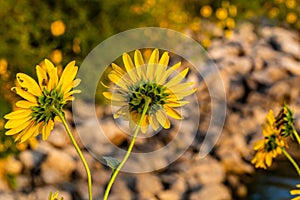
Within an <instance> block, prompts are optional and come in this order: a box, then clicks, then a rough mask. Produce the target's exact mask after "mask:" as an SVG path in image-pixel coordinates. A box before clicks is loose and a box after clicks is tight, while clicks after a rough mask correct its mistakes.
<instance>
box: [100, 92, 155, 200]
mask: <svg viewBox="0 0 300 200" xmlns="http://www.w3.org/2000/svg"><path fill="white" fill-rule="evenodd" d="M150 102H151V99H150V98H148V97H146V98H145V106H144V109H143V112H142V115H141V118H140V120H139V122H138V125H137V128H136V129H135V131H134V133H133V136H132V140H131V142H130V145H129V147H128V150H127V152H126V154H125V156H124V158H123V160H122V161H121V163H120V164H119V165H118V167H117V169H115V170H114V171H113V174H112V176H111V178H110V180H109V183H108V185H107V188H106V190H105V193H104V197H103V200H107V198H108V195H109V192H110V189H111V187H112V185H113V183H114V181H115V179H116V177H117V175H118V173H119V172H120V170H121V168H122V167H123V165H124V164H125V162H126V161H127V159H128V157H129V155H130V153H131V151H132V148H133V145H134V142H135V139H136V136H137V134H138V132H139V130H140V127H141V124H142V122H143V120H144V117H145V115H146V112H147V110H148V107H149V104H150Z"/></svg>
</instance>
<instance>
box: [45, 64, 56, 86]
mask: <svg viewBox="0 0 300 200" xmlns="http://www.w3.org/2000/svg"><path fill="white" fill-rule="evenodd" d="M45 64H46V69H47V74H48V75H49V82H48V85H47V89H48V90H49V91H50V90H52V89H53V88H54V87H55V86H57V84H58V75H57V68H56V67H55V66H54V65H53V64H52V62H51V61H50V60H48V59H45Z"/></svg>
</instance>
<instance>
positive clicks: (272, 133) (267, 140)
mask: <svg viewBox="0 0 300 200" xmlns="http://www.w3.org/2000/svg"><path fill="white" fill-rule="evenodd" d="M262 133H263V135H264V138H263V139H262V140H260V141H258V142H256V143H254V150H255V151H257V152H256V154H255V156H254V158H253V159H252V160H251V163H252V164H255V167H256V168H264V169H267V167H270V166H271V165H272V160H273V158H275V157H277V156H278V155H279V154H281V153H282V151H283V148H284V147H287V144H286V142H285V140H284V138H283V137H281V134H280V130H278V129H277V124H276V119H275V116H274V113H273V110H270V111H269V113H268V115H267V120H266V123H265V124H264V125H263V127H262Z"/></svg>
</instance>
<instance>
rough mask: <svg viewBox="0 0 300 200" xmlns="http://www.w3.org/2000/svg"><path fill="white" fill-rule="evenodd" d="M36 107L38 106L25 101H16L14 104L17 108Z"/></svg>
mask: <svg viewBox="0 0 300 200" xmlns="http://www.w3.org/2000/svg"><path fill="white" fill-rule="evenodd" d="M37 105H38V104H37V103H33V102H30V101H26V100H20V101H17V103H16V106H17V107H19V108H31V107H34V106H37Z"/></svg>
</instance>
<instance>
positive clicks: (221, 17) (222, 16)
mask: <svg viewBox="0 0 300 200" xmlns="http://www.w3.org/2000/svg"><path fill="white" fill-rule="evenodd" d="M227 16H228V13H227V10H226V9H225V8H218V9H217V11H216V17H217V18H218V19H219V20H224V19H226V18H227Z"/></svg>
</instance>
